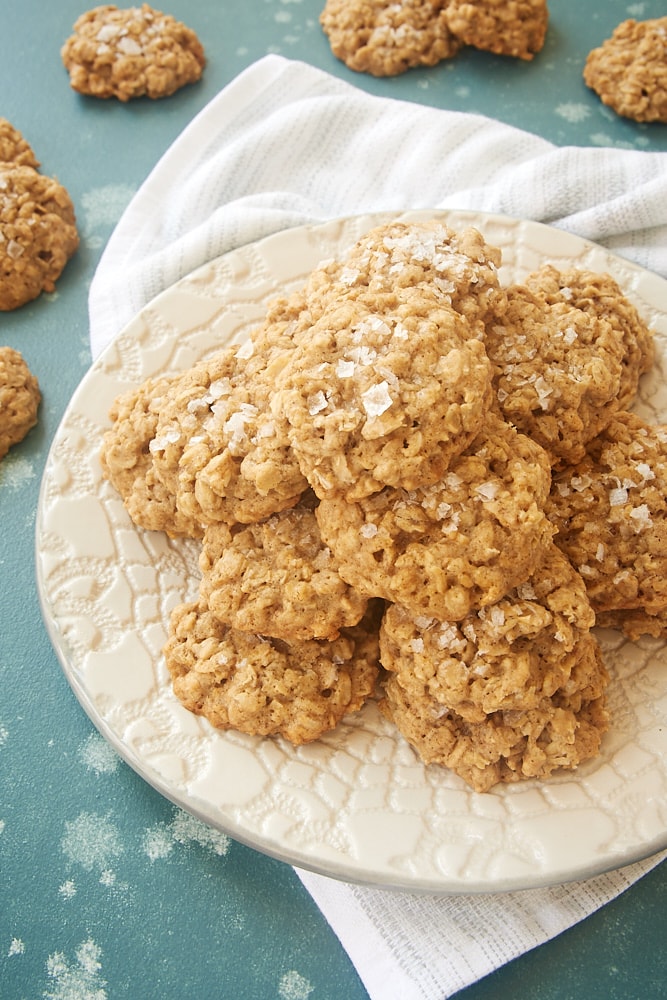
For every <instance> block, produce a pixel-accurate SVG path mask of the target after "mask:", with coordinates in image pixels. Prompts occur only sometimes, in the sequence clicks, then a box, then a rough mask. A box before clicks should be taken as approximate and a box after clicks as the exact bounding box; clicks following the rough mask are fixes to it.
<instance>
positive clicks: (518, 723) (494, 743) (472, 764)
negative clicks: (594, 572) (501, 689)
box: [380, 635, 609, 792]
mask: <svg viewBox="0 0 667 1000" xmlns="http://www.w3.org/2000/svg"><path fill="white" fill-rule="evenodd" d="M582 643H583V646H584V648H583V649H582V651H581V654H582V655H581V660H580V661H579V662H578V664H577V667H575V670H576V669H577V668H578V667H579V666H581V669H582V670H583V672H584V675H585V677H586V678H590V679H591V680H592V678H594V677H596V678H597V682H596V683H590V684H588V683H587V684H586V689H587V692H588V693H590V695H591V696H590V697H588V698H586V697H582V696H581V694H579V693H578V692H577V693H575V694H572V695H571V696H568V695H567V694H563V693H561V692H556V694H554V695H553V697H552V698H544V699H543V700H542V702H541V703H540V704H539V705H538V707H536V708H531V709H527V710H526V711H516V710H511V711H498V712H491V713H490V714H489V715H487V716H486V717H485V718H484V720H483V721H481V722H467V721H466V720H465V719H463V718H462V717H461V716H460V715H458V713H456V712H455V711H453V710H452V709H449V708H448V707H447V706H446V705H443V704H440V702H438V701H437V700H435V699H434V698H431V697H430V696H429V695H428V694H426V693H424V694H423V695H422V697H416V696H415V695H414V692H411V693H410V694H408V693H407V691H406V690H405V688H404V687H403V686H402V684H401V679H402V675H398V674H390V675H389V679H388V680H387V681H386V684H385V686H384V694H385V696H384V698H383V700H382V701H381V703H380V707H381V709H382V711H383V713H384V714H385V715H386V716H387V718H389V719H391V720H392V721H393V722H394V724H395V725H396V727H397V729H398V730H399V732H400V733H401V734H402V735H403V736H404V737H405V739H406V740H407V741H408V742H409V743H410V744H411V745H412V746H413V747H414V748H415V750H416V751H417V753H418V754H419V756H420V757H421V759H422V760H423V761H424V763H426V764H439V765H441V766H444V767H448V768H449V769H450V770H452V771H454V772H455V773H456V774H458V775H459V777H460V778H462V779H463V780H464V781H465V782H466V783H467V784H468V785H470V786H471V788H473V789H474V790H475V791H476V792H487V791H489V789H491V788H493V786H494V785H496V784H498V782H507V783H510V782H516V781H521V780H525V779H528V778H538V779H543V778H549V777H550V776H551V775H552V774H553V773H554V771H557V770H558V769H560V768H566V769H573V768H576V767H577V766H578V765H579V764H581V763H583V762H584V761H586V760H590V759H591V758H594V757H596V756H597V755H598V754H599V752H600V744H601V740H602V736H603V734H604V733H605V732H606V730H607V729H608V727H609V714H608V711H607V708H606V706H605V698H604V691H605V688H606V684H607V673H606V670H605V668H604V665H603V663H602V659H601V655H600V651H599V647H598V645H597V643H595V640H594V639H593V637H592V636H591V635H589V636H588V640H587V641H585V642H583V640H582Z"/></svg>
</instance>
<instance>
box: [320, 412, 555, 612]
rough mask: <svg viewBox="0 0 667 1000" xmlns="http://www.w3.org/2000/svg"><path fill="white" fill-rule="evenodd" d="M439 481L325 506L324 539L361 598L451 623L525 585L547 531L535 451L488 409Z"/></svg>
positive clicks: (546, 477) (543, 461) (541, 467)
mask: <svg viewBox="0 0 667 1000" xmlns="http://www.w3.org/2000/svg"><path fill="white" fill-rule="evenodd" d="M485 423H486V427H485V429H484V431H483V432H482V433H480V435H479V436H478V437H477V438H475V439H474V440H473V442H472V444H471V445H470V447H469V448H468V449H466V451H464V452H463V454H462V455H460V456H458V457H457V458H456V459H455V460H454V461H453V462H452V464H451V466H450V468H449V470H448V471H447V472H446V473H445V475H444V478H443V479H442V480H441V482H439V483H437V484H435V485H434V486H430V487H426V488H424V489H416V490H411V491H408V490H397V489H392V488H386V489H384V490H382V491H381V492H378V493H375V494H373V495H372V496H370V497H367V498H365V499H362V500H358V501H356V502H350V501H347V500H345V499H344V498H342V497H336V498H334V499H331V500H323V501H322V502H321V503H320V505H319V507H318V508H317V510H316V514H317V520H318V523H319V525H320V531H321V534H322V539H323V541H324V542H325V543H326V544H327V545H328V546H329V547H330V548H331V550H332V552H333V553H334V555H335V557H336V559H337V560H338V563H339V572H340V574H341V576H342V577H343V579H344V580H347V582H348V583H349V584H350V586H352V587H354V588H355V590H357V591H358V592H359V593H361V594H365V595H367V596H375V597H382V598H384V599H386V600H389V601H392V602H395V603H398V604H403V605H405V606H406V607H407V608H409V610H410V611H411V612H412V613H413V614H418V615H429V616H433V617H436V618H441V619H448V620H452V621H458V620H461V619H463V618H465V616H466V615H467V614H469V613H470V611H472V610H475V609H477V608H480V607H482V606H483V605H484V604H492V603H494V602H495V601H497V600H499V599H500V598H501V597H502V596H503V595H504V594H506V593H507V592H508V591H509V590H511V589H512V587H516V586H518V585H519V584H521V583H523V582H525V581H526V580H527V579H528V577H529V576H531V575H532V573H533V571H534V570H535V568H536V566H538V565H539V563H540V562H541V561H542V560H543V559H544V557H545V555H546V553H547V551H548V549H549V547H550V545H551V538H552V535H553V527H552V525H551V524H550V522H549V521H548V519H547V518H546V516H545V514H544V511H543V505H544V502H545V501H546V498H547V495H548V492H549V485H550V466H549V460H548V456H547V455H546V453H545V452H544V451H543V449H542V448H541V447H540V446H539V445H538V444H535V443H534V442H533V441H531V440H529V439H528V438H527V437H525V436H524V435H522V434H519V433H517V431H516V430H515V429H514V428H513V427H511V426H510V425H509V424H507V423H505V422H504V421H503V420H501V419H500V418H499V417H498V416H496V415H495V414H493V413H488V414H487V416H486V420H485Z"/></svg>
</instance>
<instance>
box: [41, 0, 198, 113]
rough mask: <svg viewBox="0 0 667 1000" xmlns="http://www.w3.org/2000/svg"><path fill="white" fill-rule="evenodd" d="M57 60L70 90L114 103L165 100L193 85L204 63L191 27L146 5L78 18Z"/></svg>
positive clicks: (108, 6) (112, 7)
mask: <svg viewBox="0 0 667 1000" xmlns="http://www.w3.org/2000/svg"><path fill="white" fill-rule="evenodd" d="M61 57H62V61H63V63H64V66H65V69H66V70H67V72H68V73H69V78H70V85H71V87H72V88H73V90H76V91H78V92H79V93H80V94H88V95H90V96H92V97H102V98H107V97H116V98H118V100H119V101H129V100H131V99H132V98H135V97H143V96H146V97H151V98H159V97H168V96H169V95H170V94H173V93H174V92H175V91H176V90H179V89H180V88H181V87H184V86H185V85H186V84H188V83H194V82H196V81H197V80H199V78H200V77H201V75H202V71H203V69H204V65H205V62H206V59H205V56H204V49H203V47H202V45H201V42H200V41H199V39H198V37H197V35H196V34H195V32H194V31H192V29H191V28H188V27H186V26H185V25H184V24H182V23H181V22H180V21H177V20H176V19H175V18H173V17H171V15H169V14H163V13H162V12H161V11H159V10H154V9H153V8H152V7H150V6H149V5H148V4H146V3H144V4H142V5H141V6H140V7H123V8H121V7H116V6H115V5H114V4H104V5H102V6H100V7H95V8H93V9H92V10H89V11H87V12H86V13H85V14H82V15H81V16H80V17H79V18H78V19H77V20H76V21H75V23H74V29H73V34H72V35H71V36H70V37H69V38H68V39H67V40H66V42H65V43H64V45H63V46H62V48H61Z"/></svg>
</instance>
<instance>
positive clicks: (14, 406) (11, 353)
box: [0, 347, 41, 460]
mask: <svg viewBox="0 0 667 1000" xmlns="http://www.w3.org/2000/svg"><path fill="white" fill-rule="evenodd" d="M40 400H41V393H40V389H39V383H38V381H37V378H36V377H35V376H34V375H33V374H32V372H31V371H30V369H29V368H28V365H27V364H26V362H25V359H24V358H23V356H22V355H21V354H20V353H19V351H15V350H14V348H13V347H0V460H2V459H3V458H4V457H5V455H6V454H7V452H8V451H9V449H10V448H11V447H12V445H15V444H18V442H19V441H22V440H23V438H24V437H25V436H26V434H27V433H28V431H29V430H30V428H31V427H34V426H35V424H36V423H37V411H38V409H39V404H40Z"/></svg>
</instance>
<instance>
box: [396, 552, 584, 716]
mask: <svg viewBox="0 0 667 1000" xmlns="http://www.w3.org/2000/svg"><path fill="white" fill-rule="evenodd" d="M594 624H595V614H594V612H593V609H592V608H591V605H590V602H589V600H588V597H587V595H586V588H585V586H584V582H583V580H581V578H580V577H579V576H578V574H577V573H576V572H575V570H574V569H573V568H572V566H571V565H570V563H569V561H568V560H567V559H566V557H565V556H564V555H563V554H562V552H560V550H559V549H558V548H557V547H556V546H555V545H553V544H552V546H551V549H550V551H549V552H548V554H547V556H546V557H545V559H544V561H543V562H542V563H541V565H540V567H539V569H538V570H537V571H536V572H535V573H534V574H533V576H532V577H531V578H530V579H529V580H528V581H527V582H526V583H524V584H522V585H521V586H519V587H516V588H514V589H513V590H511V591H509V592H508V593H507V594H506V595H505V596H504V597H502V598H501V599H500V600H499V601H496V603H494V604H490V605H489V604H487V605H485V606H484V607H482V608H480V609H479V610H478V611H475V612H471V613H469V614H468V615H466V617H465V618H464V619H463V620H462V621H460V622H447V621H441V620H439V619H436V618H430V617H426V616H424V615H413V614H411V613H410V612H409V611H408V610H407V609H406V608H404V607H403V606H402V605H400V604H393V605H391V606H390V607H389V608H388V609H387V611H386V612H385V615H384V619H383V622H382V627H381V629H380V659H381V662H382V665H383V667H384V668H385V669H386V670H388V671H390V672H391V673H395V674H398V675H400V677H401V685H402V686H403V687H404V688H405V690H406V692H407V695H408V697H409V698H410V700H413V696H414V697H415V698H423V697H424V695H426V696H427V697H428V698H430V699H431V700H432V701H433V702H437V703H438V704H440V705H442V706H446V707H447V708H449V709H452V710H453V711H454V712H456V713H457V714H458V715H459V716H461V718H462V719H464V720H465V721H466V722H471V723H477V722H483V721H484V719H485V717H486V716H487V715H490V714H492V713H493V712H505V711H512V712H514V711H526V710H528V709H534V708H539V706H540V704H541V703H542V702H543V700H544V699H545V698H551V697H552V695H554V694H555V693H556V692H557V691H561V693H563V694H566V695H568V696H569V695H572V694H574V693H575V691H582V683H583V677H584V675H583V674H582V666H581V664H582V662H583V661H586V662H587V663H588V664H589V666H591V665H592V664H593V663H594V662H596V659H595V657H594V656H593V655H592V654H591V653H590V651H589V647H590V644H591V642H592V640H591V639H589V633H590V630H591V628H592V627H593V625H594ZM595 669H597V667H596V668H595ZM573 678H576V685H575V683H574V681H573Z"/></svg>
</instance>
